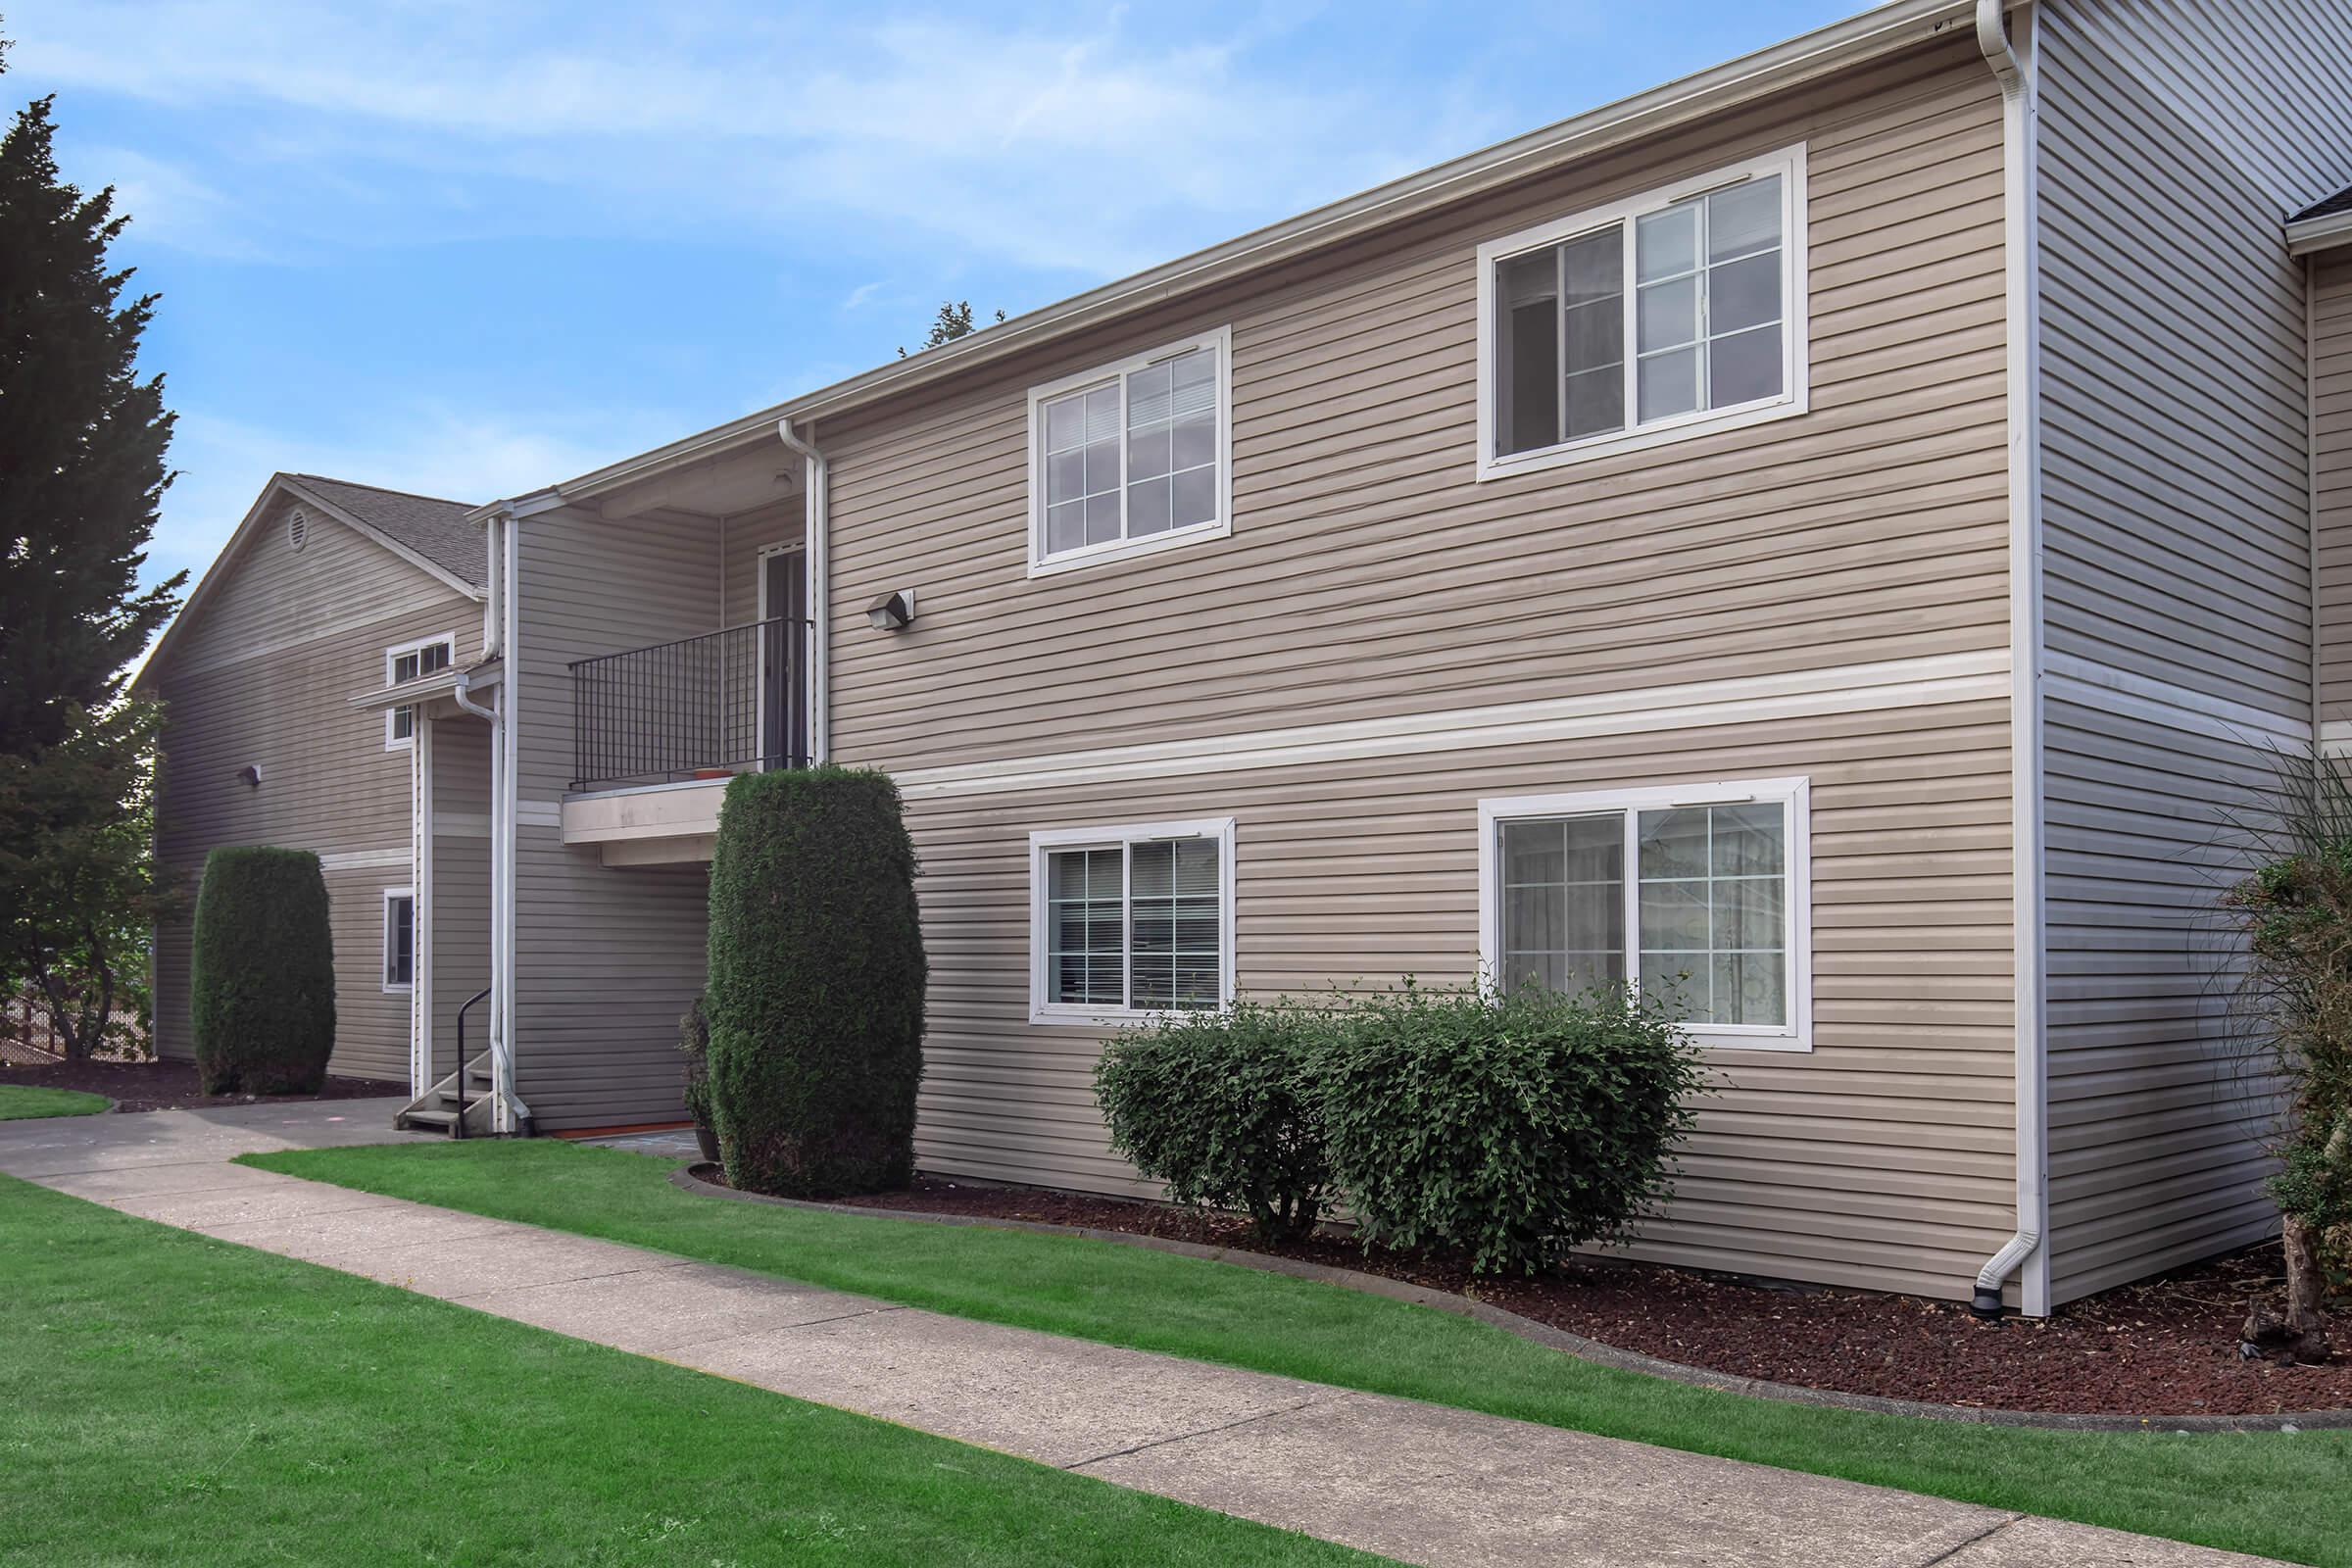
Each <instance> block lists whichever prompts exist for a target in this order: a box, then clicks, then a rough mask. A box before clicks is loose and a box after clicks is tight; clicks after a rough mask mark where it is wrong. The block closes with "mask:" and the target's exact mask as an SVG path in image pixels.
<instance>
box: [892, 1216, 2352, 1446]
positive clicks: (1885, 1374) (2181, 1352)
mask: <svg viewBox="0 0 2352 1568" xmlns="http://www.w3.org/2000/svg"><path fill="white" fill-rule="evenodd" d="M846 1201H848V1202H852V1203H857V1204H860V1205H864V1206H869V1207H875V1208H907V1209H920V1210H924V1211H926V1212H931V1213H942V1214H968V1215H979V1216H986V1217H989V1218H994V1219H1017V1220H1031V1221H1037V1222H1041V1223H1044V1224H1050V1225H1082V1226H1092V1227H1094V1228H1096V1229H1100V1230H1115V1231H1128V1232H1132V1233H1135V1234H1138V1235H1145V1236H1160V1237H1166V1238H1169V1239H1171V1240H1175V1241H1185V1242H1199V1243H1204V1244H1206V1245H1209V1246H1216V1247H1232V1248H1238V1249H1246V1250H1252V1251H1263V1250H1267V1249H1264V1248H1260V1247H1258V1246H1257V1245H1256V1241H1255V1238H1254V1236H1253V1234H1252V1233H1251V1231H1250V1224H1249V1222H1248V1221H1247V1220H1242V1219H1234V1218H1230V1217H1227V1216H1223V1215H1198V1214H1192V1213H1188V1212H1186V1211H1184V1210H1181V1209H1176V1208H1171V1207H1169V1206H1167V1205H1165V1204H1161V1203H1143V1202H1133V1201H1123V1200H1119V1199H1111V1198H1089V1197H1085V1196H1083V1195H1080V1194H1075V1193H1056V1192H1045V1191H1039V1190H1035V1189H1025V1188H1005V1187H986V1186H970V1185H965V1184H961V1183H956V1182H950V1181H945V1180H940V1179H936V1178H924V1179H921V1180H918V1181H917V1182H916V1184H915V1186H914V1188H913V1189H912V1190H910V1191H907V1192H902V1193H884V1194H881V1195H878V1196H876V1197H872V1198H858V1199H849V1200H846ZM1279 1250H1280V1251H1282V1252H1283V1253H1284V1254H1285V1255H1287V1256H1291V1257H1298V1258H1303V1259H1306V1260H1308V1261H1310V1262H1316V1263H1327V1264H1331V1265H1333V1266H1335V1267H1340V1268H1352V1269H1360V1270H1362V1271H1364V1272H1365V1273H1369V1274H1383V1275H1387V1276H1388V1277H1390V1278H1392V1279H1400V1280H1406V1281H1409V1282H1411V1283H1412V1284H1415V1285H1422V1286H1427V1287H1429V1288H1431V1289H1433V1290H1442V1291H1454V1292H1459V1293H1463V1294H1468V1295H1472V1296H1476V1297H1478V1298H1479V1299H1482V1300H1487V1301H1492V1302H1494V1303H1495V1305H1497V1306H1500V1307H1505V1308H1507V1309H1508V1310H1510V1311H1513V1312H1517V1313H1519V1314H1520V1315H1521V1316H1523V1317H1530V1318H1534V1319H1535V1320H1536V1321H1538V1322H1540V1323H1547V1324H1550V1325H1551V1326H1552V1327H1554V1328H1560V1329H1565V1330H1567V1331H1568V1332H1569V1333H1572V1334H1581V1335H1583V1336H1585V1337H1586V1338H1587V1339H1593V1340H1598V1341H1600V1342H1601V1343H1602V1344H1604V1345H1613V1346H1616V1347H1618V1348H1621V1349H1627V1350H1635V1351H1639V1352H1641V1353H1642V1354H1644V1355H1652V1356H1656V1357H1657V1358H1658V1359H1660V1360H1664V1361H1676V1362H1681V1363H1683V1364H1684V1365H1687V1366H1700V1367H1706V1368H1709V1369H1711V1370H1714V1371H1718V1372H1728V1373H1732V1374H1734V1375H1736V1376H1740V1377H1750V1378H1764V1379H1767V1380H1769V1381H1771V1382H1775V1383H1792V1384H1797V1385H1801V1386H1803V1387H1807V1388H1816V1389H1835V1390H1838V1391H1841V1392H1843V1393H1848V1394H1874V1395H1881V1396H1885V1397H1891V1398H1898V1399H1923V1400H1929V1401H1933V1402H1936V1403H1939V1404H1958V1405H1975V1406H1981V1407H1985V1408H1989V1409H1996V1410H2039V1411H2050V1412H2062V1413H2066V1414H2077V1415H2105V1414H2119V1413H2120V1414H2131V1415H2146V1416H2163V1415H2269V1414H2275V1413H2283V1412H2289V1411H2295V1410H2323V1409H2342V1408H2348V1407H2352V1355H2347V1354H2342V1353H2339V1354H2338V1356H2337V1358H2336V1360H2335V1362H2334V1363H2333V1364H2331V1365H2328V1366H2323V1367H2305V1366H2297V1367H2278V1366H2273V1365H2270V1364H2269V1363H2267V1362H2251V1363H2249V1362H2245V1361H2241V1360H2239V1359H2238V1355H2237V1330H2238V1325H2239V1324H2240V1323H2242V1322H2244V1321H2245V1315H2246V1299H2247V1297H2248V1296H2249V1295H2250V1294H2254V1293H2257V1292H2267V1291H2270V1290H2272V1289H2275V1287H2276V1285H2277V1282H2278V1246H2277V1244H2276V1243H2272V1244H2268V1245H2265V1246H2262V1247H2257V1248H2253V1249H2250V1250H2246V1251H2242V1252H2238V1253H2235V1254H2233V1255H2231V1256H2229V1257H2225V1258H2217V1259H2214V1260H2212V1261H2210V1262H2206V1263H2200V1264H2197V1265H2196V1266H2195V1267H2193V1268H2187V1269H2182V1270H2180V1271H2179V1272H2178V1273H2174V1274H2169V1275H2166V1276H2164V1277H2162V1278H2160V1279H2155V1280H2149V1281H2145V1282H2143V1283H2141V1284H2138V1285H2132V1286H2127V1287H2125V1288H2123V1289H2121V1290H2114V1291H2109V1292H2107V1293H2106V1294H2104V1295H2102V1296H2096V1297H2091V1298H2089V1299H2085V1300H2081V1301H2075V1302H2072V1303H2070V1304H2069V1305H2067V1306H2065V1307H2064V1308H2062V1309H2060V1311H2059V1312H2058V1314H2057V1315H2056V1316H2054V1317H2050V1318H2046V1319H2041V1320H2038V1321H2037V1320H2034V1319H2026V1318H2012V1319H2010V1320H2009V1321H2008V1322H2006V1323H2003V1324H1999V1325H1988V1324H1984V1323H1980V1322H1978V1321H1977V1320H1976V1319H1975V1318H1972V1317H1970V1316H1969V1315H1968V1312H1967V1310H1966V1309H1965V1308H1964V1307H1961V1306H1959V1305H1957V1304H1953V1303H1947V1302H1941V1301H1923V1300H1918V1299H1912V1298H1909V1297H1899V1296H1879V1295H1873V1294H1870V1293H1868V1292H1861V1291H1831V1290H1818V1289H1813V1288H1810V1287H1791V1286H1773V1285H1761V1284H1756V1283H1753V1282H1748V1281H1740V1280H1734V1279H1726V1278H1722V1277H1718V1276H1714V1275H1707V1274H1699V1273H1693V1272H1691V1271H1689V1270H1685V1269H1675V1268H1666V1267H1662V1266H1659V1265H1656V1264H1649V1263H1633V1262H1626V1261H1623V1260H1618V1259H1594V1260H1592V1261H1584V1260H1578V1261H1576V1262H1573V1263H1570V1264H1568V1265H1566V1266H1564V1267H1563V1268H1561V1269H1560V1270H1558V1271H1557V1272H1555V1273H1552V1274H1548V1275H1545V1276H1543V1277H1541V1278H1537V1279H1532V1280H1504V1279H1492V1278H1490V1279H1482V1280H1475V1281H1474V1280H1473V1279H1472V1278H1471V1276H1470V1274H1469V1271H1468V1270H1467V1269H1466V1268H1465V1267H1463V1266H1462V1264H1461V1263H1460V1261H1459V1260H1458V1259H1453V1258H1448V1257H1443V1256H1433V1255H1428V1254H1419V1253H1400V1252H1387V1251H1366V1250H1363V1249H1362V1248H1360V1247H1358V1246H1357V1245H1356V1244H1355V1243H1354V1241H1353V1240H1351V1239H1349V1238H1347V1237H1344V1236H1328V1235H1327V1236H1324V1237H1319V1238H1317V1239H1316V1240H1315V1241H1314V1242H1312V1243H1309V1244H1307V1245H1304V1246H1299V1247H1291V1248H1283V1249H1279Z"/></svg>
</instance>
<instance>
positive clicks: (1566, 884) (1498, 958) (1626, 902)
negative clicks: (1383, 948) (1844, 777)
mask: <svg viewBox="0 0 2352 1568" xmlns="http://www.w3.org/2000/svg"><path fill="white" fill-rule="evenodd" d="M1479 827H1480V846H1479V883H1480V904H1481V908H1480V918H1479V931H1480V944H1479V946H1480V959H1481V967H1482V969H1483V971H1484V972H1485V973H1486V974H1487V975H1488V976H1489V977H1490V978H1491V980H1492V981H1493V983H1494V984H1495V985H1497V986H1499V987H1501V988H1502V989H1504V990H1506V991H1509V990H1515V989H1518V988H1521V987H1527V986H1546V987H1549V988H1551V989H1554V990H1562V991H1577V990H1583V989H1587V988H1590V987H1595V986H1609V987H1613V986H1630V987H1632V988H1633V989H1634V990H1636V991H1637V992H1639V993H1642V994H1643V995H1648V996H1656V997H1661V998H1664V999H1667V1000H1668V1001H1669V1002H1670V1004H1671V1005H1674V1006H1675V1007H1676V1008H1677V1010H1678V1011H1679V1012H1680V1013H1681V1014H1682V1015H1683V1016H1684V1017H1685V1018H1686V1019H1687V1020H1688V1021H1689V1023H1690V1026H1691V1032H1692V1034H1693V1035H1695V1036H1696V1037H1697V1038H1698V1039H1699V1040H1700V1041H1701V1043H1703V1044H1706V1045H1713V1046H1750V1047H1762V1048H1767V1049H1781V1050H1805V1049H1808V1048H1809V1047H1810V1044H1811V1035H1812V1019H1811V1000H1812V999H1811V983H1812V982H1811V968H1812V964H1811V951H1810V949H1811V934H1810V924H1811V897H1810V892H1809V878H1808V872H1807V862H1808V851H1807V844H1806V839H1807V830H1808V829H1807V793H1806V784H1805V780H1803V779H1801V778H1800V779H1786V778H1784V779H1763V780H1754V781H1748V782H1740V783H1716V784H1703V785H1690V786H1684V787H1665V788H1658V789H1642V790H1621V791H1606V792H1597V793H1583V794H1573V795H1536V796H1518V797H1512V798H1509V799H1501V800H1489V801H1482V802H1480V803H1479Z"/></svg>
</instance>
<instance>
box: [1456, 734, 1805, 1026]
mask: <svg viewBox="0 0 2352 1568" xmlns="http://www.w3.org/2000/svg"><path fill="white" fill-rule="evenodd" d="M1749 802H1752V803H1756V804H1769V803H1774V802H1777V803H1779V805H1780V807H1781V809H1782V822H1783V824H1784V838H1783V841H1782V842H1783V852H1784V854H1785V855H1786V856H1787V872H1786V875H1787V878H1788V892H1787V901H1788V903H1787V907H1788V919H1789V926H1788V931H1787V941H1786V943H1785V950H1786V956H1785V962H1786V963H1787V965H1788V971H1787V975H1786V980H1787V985H1788V992H1787V995H1788V998H1789V1020H1788V1022H1787V1023H1785V1024H1781V1025H1779V1026H1772V1025H1765V1024H1691V1025H1689V1026H1687V1032H1688V1033H1689V1034H1690V1036H1691V1039H1692V1040H1694V1041H1696V1042H1697V1043H1698V1044H1699V1045H1700V1046H1703V1047H1706V1048H1709V1049H1713V1050H1738V1051H1811V1050H1812V1049H1813V852H1812V828H1811V819H1812V786H1811V781H1810V780H1809V779H1806V778H1803V777H1796V778H1759V779H1737V780H1730V781H1726V782H1721V783H1706V784H1672V785H1662V786H1659V787H1656V788H1647V789H1629V790H1594V791H1586V792H1579V793H1576V794H1571V795H1510V796H1501V797H1497V798H1495V799H1490V800H1483V801H1480V802H1479V803H1478V962H1479V974H1480V976H1481V983H1482V984H1486V985H1489V986H1494V985H1498V984H1499V983H1500V976H1501V974H1502V961H1501V960H1502V864H1501V843H1502V824H1503V823H1505V822H1507V821H1511V820H1514V819H1518V818H1523V817H1552V816H1595V815H1602V814H1606V813H1609V812H1617V813H1620V814H1622V815H1623V816H1624V818H1625V845H1626V851H1625V947H1626V967H1625V972H1626V986H1627V989H1628V990H1629V991H1638V990H1639V988H1640V981H1641V973H1642V965H1641V961H1640V956H1639V954H1640V948H1641V940H1642V939H1641V930H1642V906H1641V899H1642V879H1641V875H1640V858H1639V854H1638V852H1637V850H1636V824H1637V821H1638V819H1639V817H1640V814H1641V813H1642V812H1643V811H1654V810H1660V809H1667V808H1670V807H1678V806H1731V805H1739V804H1741V803H1749Z"/></svg>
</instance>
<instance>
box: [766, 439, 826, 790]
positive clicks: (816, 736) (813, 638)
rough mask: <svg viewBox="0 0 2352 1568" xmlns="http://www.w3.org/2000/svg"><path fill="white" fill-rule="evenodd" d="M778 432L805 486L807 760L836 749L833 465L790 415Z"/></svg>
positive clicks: (815, 758)
mask: <svg viewBox="0 0 2352 1568" xmlns="http://www.w3.org/2000/svg"><path fill="white" fill-rule="evenodd" d="M776 436H777V438H778V439H779V440H781V441H782V442H783V443H784V444H785V446H787V447H789V448H791V449H792V450H793V451H794V452H797V453H799V454H800V456H801V461H802V463H803V465H804V469H805V471H804V472H803V474H802V483H803V485H804V486H805V488H806V492H807V494H806V496H805V498H804V501H803V508H804V515H805V517H806V521H805V523H804V528H805V530H806V532H807V533H808V546H809V760H810V761H811V762H821V761H824V760H826V759H827V758H828V757H830V756H831V755H832V750H833V700H832V693H831V687H830V677H831V674H832V668H833V654H832V650H831V648H830V647H829V646H828V645H829V644H830V643H831V642H832V628H833V617H832V613H831V611H832V605H833V588H832V576H833V573H832V571H831V570H830V562H831V554H830V544H831V538H830V524H831V520H832V519H831V515H830V512H829V508H828V502H829V500H830V498H831V495H832V489H833V469H832V466H831V465H830V464H828V463H826V461H825V455H824V454H823V453H822V452H819V451H818V450H817V449H816V447H815V446H814V445H813V444H812V443H810V442H809V441H806V440H804V439H802V438H801V437H800V436H798V435H796V434H794V433H793V428H792V420H790V419H789V418H784V419H778V420H777V421H776Z"/></svg>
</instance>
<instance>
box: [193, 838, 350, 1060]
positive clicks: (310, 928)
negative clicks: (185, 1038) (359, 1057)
mask: <svg viewBox="0 0 2352 1568" xmlns="http://www.w3.org/2000/svg"><path fill="white" fill-rule="evenodd" d="M190 968H191V974H190V982H189V989H190V1004H189V1011H190V1014H191V1019H190V1021H191V1024H192V1026H193V1030H194V1035H195V1048H196V1070H197V1076H198V1079H199V1081H200V1082H201V1084H202V1086H203V1089H204V1092H205V1093H206V1094H208V1095H224V1094H248V1095H308V1094H317V1093H318V1092H319V1089H320V1088H321V1087H322V1086H323V1085H324V1084H325V1082H326V1061H327V1057H329V1056H330V1055H332V1054H334V1049H335V945H334V933H333V930H332V927H331V925H330V923H329V920H328V915H327V902H326V877H325V874H324V873H323V872H322V871H321V869H320V868H319V857H318V856H316V855H313V854H312V853H311V852H310V851H308V850H280V849H269V848H247V849H218V850H215V851H213V852H212V854H210V855H208V856H206V857H205V861H204V882H203V885H202V887H201V888H200V889H199V890H198V892H197V895H196V917H195V930H194V952H193V954H192V955H191V960H190Z"/></svg>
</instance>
